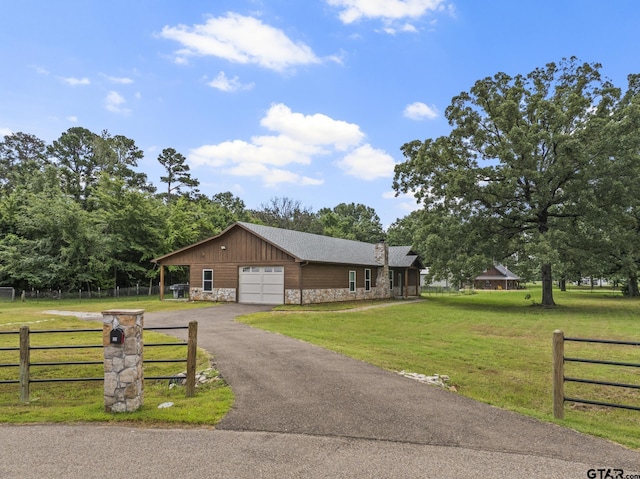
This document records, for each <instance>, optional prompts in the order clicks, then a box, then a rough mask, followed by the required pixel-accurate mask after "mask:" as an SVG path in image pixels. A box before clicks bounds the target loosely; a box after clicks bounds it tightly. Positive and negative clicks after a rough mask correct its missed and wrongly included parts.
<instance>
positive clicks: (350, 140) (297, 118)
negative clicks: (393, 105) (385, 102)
mask: <svg viewBox="0 0 640 479" xmlns="http://www.w3.org/2000/svg"><path fill="white" fill-rule="evenodd" d="M260 124H261V125H262V126H264V127H266V128H268V129H269V130H271V131H278V132H281V133H283V134H285V135H287V136H289V137H291V138H294V139H296V140H298V141H300V142H301V143H307V144H312V145H333V146H334V147H335V148H337V149H338V150H345V149H347V148H348V147H350V146H355V145H357V144H359V143H360V142H361V141H362V140H363V139H364V133H362V131H361V130H360V127H359V126H358V125H356V124H354V123H348V122H346V121H341V120H334V119H332V118H330V117H328V116H326V115H323V114H321V113H317V114H315V115H303V114H302V113H293V112H292V111H291V109H290V108H289V107H287V106H286V105H283V104H277V105H273V106H272V107H271V108H270V109H269V111H268V112H267V115H266V116H265V117H264V118H263V119H262V120H261V121H260Z"/></svg>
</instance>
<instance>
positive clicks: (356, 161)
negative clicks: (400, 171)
mask: <svg viewBox="0 0 640 479" xmlns="http://www.w3.org/2000/svg"><path fill="white" fill-rule="evenodd" d="M338 166H339V167H340V168H341V169H343V170H344V171H345V172H346V173H347V174H348V175H351V176H355V177H356V178H360V179H362V180H375V179H377V178H388V177H391V176H393V168H394V167H395V162H394V161H393V158H392V157H391V155H389V154H388V153H386V152H385V151H383V150H377V149H375V148H373V147H371V145H368V144H367V145H363V146H360V147H358V148H356V149H355V150H353V151H352V152H350V153H349V154H347V155H346V156H345V157H344V158H343V159H342V160H340V161H339V162H338Z"/></svg>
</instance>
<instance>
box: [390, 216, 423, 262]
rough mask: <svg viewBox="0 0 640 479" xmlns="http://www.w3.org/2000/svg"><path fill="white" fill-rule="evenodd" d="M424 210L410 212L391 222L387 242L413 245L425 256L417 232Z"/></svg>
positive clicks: (398, 244) (397, 244) (393, 244)
mask: <svg viewBox="0 0 640 479" xmlns="http://www.w3.org/2000/svg"><path fill="white" fill-rule="evenodd" d="M422 214H423V211H422V210H416V211H412V212H411V213H409V214H408V215H407V216H405V217H403V218H398V219H397V220H396V221H394V222H393V223H391V226H389V229H387V243H389V245H391V246H407V245H412V246H414V247H415V248H416V249H417V250H418V251H420V254H421V256H422V257H423V258H424V256H423V251H422V249H421V245H420V242H419V240H418V238H419V237H418V235H417V232H418V230H419V228H420V226H421V223H422Z"/></svg>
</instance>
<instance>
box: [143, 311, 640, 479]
mask: <svg viewBox="0 0 640 479" xmlns="http://www.w3.org/2000/svg"><path fill="white" fill-rule="evenodd" d="M269 309H270V308H269V307H265V306H252V305H240V304H228V305H221V306H214V307H211V308H204V309H194V310H188V311H176V312H162V313H147V314H146V315H145V325H147V326H152V325H168V324H172V325H173V324H176V323H178V324H186V323H188V322H189V321H191V320H197V321H198V343H199V346H200V347H203V348H205V349H207V350H208V351H209V352H211V353H212V354H213V355H214V356H215V362H216V366H217V368H218V369H219V370H220V372H221V373H222V375H223V376H224V377H225V379H226V381H227V382H228V383H229V384H230V386H231V387H232V389H233V391H234V393H235V395H236V402H235V404H234V407H233V408H232V410H231V411H230V413H229V414H228V415H227V416H226V417H225V418H224V419H223V420H222V421H221V422H220V423H219V424H218V426H217V429H222V430H233V431H257V432H272V433H294V434H304V435H312V436H329V437H343V438H360V439H369V440H384V441H394V442H401V443H411V444H423V445H435V446H449V447H457V448H467V449H473V450H483V451H494V452H496V453H497V452H500V453H513V454H525V455H533V456H540V457H547V458H558V459H562V460H566V461H575V462H579V463H584V464H592V465H594V466H599V467H603V466H604V465H609V466H610V467H624V468H626V469H625V473H627V472H629V469H630V468H632V467H633V468H634V469H635V468H638V465H639V464H640V453H638V452H636V451H632V450H629V449H626V448H624V447H622V446H619V445H615V444H612V443H610V442H608V441H604V440H601V439H597V438H594V437H591V436H587V435H584V434H580V433H577V432H575V431H573V430H570V429H567V428H563V427H560V426H556V425H554V424H548V423H543V422H540V421H537V420H535V419H532V418H528V417H525V416H521V415H519V414H515V413H512V412H509V411H505V410H502V409H498V408H495V407H492V406H489V405H486V404H483V403H479V402H477V401H474V400H472V399H468V398H465V397H463V396H459V395H457V394H455V393H451V392H449V391H446V390H443V389H440V388H437V387H433V386H429V385H425V384H422V383H419V382H417V381H414V380H411V379H407V378H404V377H402V376H400V375H398V374H395V373H392V372H389V371H385V370H382V369H379V368H377V367H374V366H372V365H369V364H367V363H364V362H362V361H358V360H354V359H350V358H347V357H345V356H342V355H340V354H338V353H335V352H332V351H329V350H326V349H323V348H320V347H318V346H314V345H311V344H309V343H305V342H303V341H299V340H296V339H291V338H288V337H285V336H283V335H279V334H274V333H270V332H266V331H262V330H259V329H257V328H253V327H250V326H247V325H245V324H242V323H238V322H236V321H234V318H235V317H237V316H239V315H243V314H249V313H253V312H259V311H268V310H269Z"/></svg>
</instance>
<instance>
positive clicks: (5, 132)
mask: <svg viewBox="0 0 640 479" xmlns="http://www.w3.org/2000/svg"><path fill="white" fill-rule="evenodd" d="M12 134H13V132H12V131H11V130H10V129H9V128H2V127H0V136H9V135H12Z"/></svg>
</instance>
